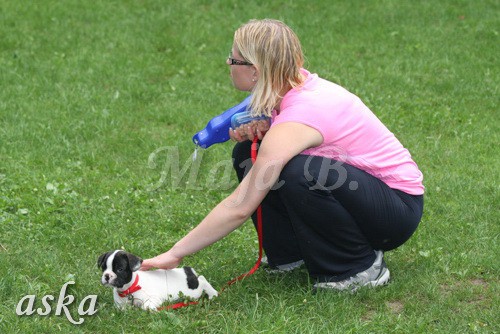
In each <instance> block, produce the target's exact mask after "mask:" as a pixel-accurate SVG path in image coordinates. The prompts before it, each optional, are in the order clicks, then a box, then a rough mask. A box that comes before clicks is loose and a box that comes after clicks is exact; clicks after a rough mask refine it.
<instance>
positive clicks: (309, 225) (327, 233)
mask: <svg viewBox="0 0 500 334" xmlns="http://www.w3.org/2000/svg"><path fill="white" fill-rule="evenodd" d="M250 144H251V143H250V141H247V142H243V143H237V144H236V145H235V147H234V149H233V162H234V168H235V170H236V173H237V175H238V179H239V180H240V182H241V180H242V179H243V177H244V175H245V174H246V173H247V172H248V169H249V168H250V166H251V161H250ZM422 210H423V196H422V195H420V196H415V195H409V194H407V193H405V192H402V191H399V190H395V189H391V188H390V187H389V186H387V185H386V184H385V183H384V182H382V181H380V180H379V179H377V178H376V177H374V176H372V175H370V174H368V173H366V172H364V171H362V170H360V169H358V168H356V167H353V166H351V165H348V164H346V163H340V162H338V161H335V160H330V159H326V158H323V157H316V156H307V155H297V156H295V157H294V158H292V159H291V160H290V161H289V162H288V163H287V164H286V165H285V167H284V168H283V171H282V172H281V174H280V178H279V182H278V183H277V185H276V187H275V189H273V190H271V191H270V192H269V193H268V195H267V196H266V198H265V199H264V200H263V202H262V215H263V247H264V251H265V252H266V255H267V257H268V260H269V264H270V265H271V266H273V265H279V264H285V263H290V262H294V261H298V260H300V259H303V260H304V262H305V265H306V267H307V270H308V271H309V274H310V276H311V277H313V278H315V279H317V280H319V281H328V280H335V281H337V280H342V279H344V278H347V277H349V276H352V275H354V274H356V273H358V272H360V271H363V270H365V269H367V268H369V267H370V266H371V265H372V264H373V262H374V261H375V253H374V251H373V250H374V249H375V250H384V251H388V250H391V249H394V248H396V247H398V246H400V245H402V244H403V243H404V242H405V241H406V240H408V239H409V238H410V236H411V235H412V234H413V232H414V231H415V229H416V228H417V226H418V224H419V222H420V219H421V217H422ZM252 219H253V221H254V223H256V216H255V214H254V215H253V216H252Z"/></svg>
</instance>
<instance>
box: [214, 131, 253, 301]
mask: <svg viewBox="0 0 500 334" xmlns="http://www.w3.org/2000/svg"><path fill="white" fill-rule="evenodd" d="M258 140H259V139H258V138H257V137H254V138H253V142H252V148H251V150H250V156H251V157H252V163H255V160H257V150H258V148H259V144H258V142H257V141H258ZM257 237H258V239H259V257H258V259H257V262H255V265H254V266H253V267H252V269H250V270H249V271H248V272H247V273H245V274H242V275H240V276H238V277H236V278H233V279H232V280H230V281H229V282H227V283H226V285H225V286H224V287H222V289H221V292H222V291H224V289H226V288H227V287H228V286H230V285H232V284H233V283H235V282H238V281H240V280H242V279H243V278H245V277H247V276H250V275H252V274H253V273H254V272H256V271H257V269H259V267H260V263H261V262H262V205H259V206H258V207H257Z"/></svg>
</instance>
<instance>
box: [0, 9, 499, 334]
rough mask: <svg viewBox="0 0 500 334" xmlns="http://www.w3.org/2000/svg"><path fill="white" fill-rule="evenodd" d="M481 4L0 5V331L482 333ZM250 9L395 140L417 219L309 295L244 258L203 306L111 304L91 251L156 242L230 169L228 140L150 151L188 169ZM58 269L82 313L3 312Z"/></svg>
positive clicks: (252, 247) (489, 60)
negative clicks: (381, 275) (356, 268)
mask: <svg viewBox="0 0 500 334" xmlns="http://www.w3.org/2000/svg"><path fill="white" fill-rule="evenodd" d="M499 13H500V5H499V3H498V1H493V0H492V1H484V0H477V1H465V0H463V1H460V0H455V1H452V0H449V1H434V0H428V1H406V0H403V1H401V0H382V1H326V0H325V1H306V0H303V1H302V0H300V1H292V0H289V1H285V0H283V1H260V0H259V1H205V0H203V1H194V0H183V1H147V0H144V1H96V2H85V1H76V0H73V1H70V0H68V1H48V0H47V1H9V0H0V299H1V300H2V302H1V303H0V333H53V332H64V333H68V332H71V333H122V332H123V333H139V332H142V333H160V332H161V333H498V332H499V331H500V326H499V321H498V319H499V314H500V307H499V305H500V301H499V279H498V274H499V269H500V261H499V254H500V252H499V246H498V237H499V232H500V214H499V203H500V196H499V172H498V166H499V165H500V159H499V153H498V152H499V151H498V143H499V119H500V117H499V108H498V107H499V95H500V94H499V68H500V66H499V65H500V64H499V60H498V55H499V54H500V48H499V46H500V43H499V31H500V25H499V22H500V14H499ZM264 17H272V18H277V19H282V20H284V21H285V22H286V23H287V24H289V25H290V26H291V27H292V28H293V29H294V30H295V31H296V32H297V34H298V35H299V37H300V38H301V40H302V43H303V47H304V50H305V54H306V58H307V68H308V69H309V70H310V71H311V72H316V73H318V74H319V75H320V76H322V77H324V78H327V79H329V80H332V81H334V82H337V83H339V84H341V85H343V86H344V87H346V88H347V89H349V90H351V91H352V92H354V93H356V94H358V95H359V96H360V97H361V98H362V99H363V100H364V101H365V103H366V104H367V105H368V106H369V107H370V108H371V109H372V110H373V111H374V112H375V113H376V114H377V116H378V117H379V118H380V119H382V121H383V122H384V123H385V124H386V125H387V126H388V127H389V129H391V131H393V132H394V133H395V134H396V136H397V137H398V138H399V139H400V140H401V141H402V142H403V144H404V145H405V146H406V147H407V148H408V149H409V150H410V151H411V152H412V155H413V157H414V159H415V160H416V162H417V163H418V164H419V166H420V168H421V170H422V171H423V173H424V176H425V180H424V182H425V186H426V197H425V213H424V217H423V221H422V223H421V225H420V227H419V229H418V230H417V233H416V234H415V235H414V237H413V238H412V239H411V240H410V241H409V242H407V243H406V244H405V245H403V246H402V247H400V248H399V249H397V250H395V251H393V252H389V253H387V255H386V261H387V263H388V266H389V268H390V270H391V273H392V280H391V284H389V285H388V286H387V287H384V288H380V289H375V290H362V291H360V292H359V293H357V294H354V295H352V294H338V293H319V294H312V293H311V289H310V288H311V284H310V282H308V277H307V273H306V272H305V271H301V270H299V271H297V272H293V273H290V274H287V275H278V276H273V275H269V274H267V273H265V272H264V271H258V272H257V273H256V274H255V275H253V276H251V277H249V278H247V279H245V280H244V281H242V282H240V283H238V284H236V285H234V286H232V287H231V288H229V289H227V290H226V291H225V292H224V293H222V294H221V295H220V297H219V298H217V299H216V300H214V301H211V302H209V303H208V302H206V303H204V304H203V305H201V306H193V307H189V308H186V309H182V310H177V311H172V312H162V313H158V314H152V313H148V312H144V311H139V310H128V311H125V312H119V311H118V310H117V309H116V308H115V307H114V305H113V302H112V291H111V289H107V288H104V287H102V286H101V285H100V283H99V280H100V272H99V271H98V269H97V267H96V264H95V263H96V260H97V257H98V256H99V255H100V254H101V253H102V252H105V251H108V250H111V249H118V248H124V249H126V250H128V251H131V252H133V253H135V254H137V255H140V256H142V257H144V258H147V257H150V256H153V255H156V254H158V253H160V252H162V251H165V250H167V249H168V248H169V247H170V246H172V245H173V244H174V243H175V242H176V241H177V240H178V239H179V238H180V237H182V236H183V235H184V234H185V233H186V232H187V231H188V230H189V229H191V228H192V227H194V226H195V225H196V224H197V223H198V222H199V221H200V220H201V219H202V218H203V217H204V216H205V215H206V214H207V213H208V212H209V210H210V209H211V208H212V207H213V206H215V205H216V204H217V203H218V201H220V200H221V199H222V198H224V196H226V195H227V194H228V193H229V191H230V189H231V185H234V184H235V182H236V181H235V179H236V178H235V176H234V175H232V174H230V175H231V177H230V179H228V177H227V175H228V174H227V173H230V171H229V170H228V169H227V168H226V167H227V166H228V165H227V162H228V159H230V152H231V148H232V144H231V143H224V144H220V145H215V146H213V147H211V148H209V149H208V150H206V151H204V152H203V154H202V156H201V158H200V159H199V160H197V161H199V162H200V164H199V172H198V173H197V174H196V175H194V176H196V178H194V177H191V178H190V177H189V175H188V174H189V171H188V172H187V173H186V175H184V177H182V175H180V174H182V173H180V172H179V173H175V170H174V173H172V172H171V171H170V173H167V172H168V170H167V167H168V166H169V162H168V160H166V159H167V157H168V156H169V154H170V156H171V154H174V153H176V154H178V155H179V169H181V168H182V167H183V166H187V167H190V166H189V165H186V164H188V163H189V161H190V160H189V159H190V156H191V154H192V153H193V150H194V145H193V144H192V142H191V137H192V136H193V134H195V133H196V132H197V131H199V130H200V129H202V128H203V127H204V126H205V124H206V122H207V121H208V120H210V119H211V118H212V117H213V116H215V115H217V114H219V113H221V112H222V111H223V110H225V109H226V108H228V107H230V106H232V105H234V104H236V103H237V102H239V101H241V100H242V99H243V98H244V96H245V94H244V93H241V92H238V91H236V90H234V88H233V87H232V84H231V82H230V78H229V69H228V67H227V65H226V64H225V57H226V56H227V53H228V51H229V49H230V47H231V43H232V35H233V32H234V30H235V29H236V28H237V27H238V26H239V25H240V24H242V23H244V22H246V21H247V20H249V19H250V18H264ZM172 152H173V153H172ZM193 166H194V165H193ZM214 166H216V167H217V166H218V168H215V167H214ZM191 167H192V166H191ZM173 174H178V175H177V176H179V178H177V179H176V178H175V176H176V175H173ZM256 240H257V239H256V235H255V232H254V230H253V227H252V226H251V223H246V224H245V225H244V226H243V227H242V228H241V229H239V230H237V231H236V232H234V233H232V234H231V235H230V236H229V237H227V238H226V239H224V240H223V241H221V242H219V243H217V244H215V245H213V246H211V247H209V248H208V249H206V250H204V251H202V252H199V253H197V254H195V255H193V256H190V257H188V258H186V259H185V261H184V264H186V265H191V266H193V267H195V268H196V269H197V271H198V272H200V273H203V274H204V275H205V276H206V277H207V278H208V280H209V281H210V282H211V283H212V284H213V285H214V287H215V288H216V289H218V288H220V287H222V286H223V285H224V283H225V282H226V281H228V280H229V279H231V278H232V277H234V276H236V275H238V274H240V273H243V272H245V271H247V270H248V269H249V268H250V267H251V266H252V265H253V263H254V261H255V259H256V257H257V243H256ZM71 280H73V281H75V282H76V283H75V284H74V285H71V286H69V287H68V294H72V295H74V296H75V299H76V302H75V303H74V304H72V306H71V307H70V310H71V314H72V315H73V318H75V319H78V317H79V316H78V313H77V308H78V303H79V302H80V301H81V300H82V299H83V298H85V296H87V295H92V294H94V295H98V304H97V312H96V313H95V314H94V315H92V316H84V317H83V318H84V319H85V321H84V323H83V324H82V325H73V324H71V323H70V322H69V321H68V319H67V317H66V316H64V315H59V316H57V315H55V308H56V307H55V303H56V302H54V303H53V305H52V313H51V314H50V315H48V316H40V315H38V314H36V313H35V314H33V315H31V316H18V315H16V305H17V303H18V302H19V300H20V299H21V298H22V297H23V296H25V295H30V294H32V295H36V296H37V301H36V305H35V306H36V307H41V305H42V304H41V298H42V297H43V296H44V295H49V294H50V295H54V296H55V299H56V300H57V297H58V296H59V292H60V290H61V287H62V286H63V284H65V282H68V281H71Z"/></svg>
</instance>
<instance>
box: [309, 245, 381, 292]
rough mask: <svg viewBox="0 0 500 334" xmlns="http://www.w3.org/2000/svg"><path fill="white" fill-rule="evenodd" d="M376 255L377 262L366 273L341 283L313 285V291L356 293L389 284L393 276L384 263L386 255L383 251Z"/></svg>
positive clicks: (377, 252) (363, 272) (358, 274)
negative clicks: (329, 290) (325, 290)
mask: <svg viewBox="0 0 500 334" xmlns="http://www.w3.org/2000/svg"><path fill="white" fill-rule="evenodd" d="M375 253H376V254H377V257H376V258H375V262H374V263H373V265H372V266H371V267H370V268H368V269H366V270H365V271H362V272H360V273H357V274H356V275H354V276H351V277H349V278H346V279H345V280H343V281H339V282H318V283H316V284H314V285H313V289H315V290H317V289H333V290H339V291H346V290H348V291H351V292H354V291H356V290H358V289H359V288H360V287H362V286H371V287H374V286H380V285H384V284H387V282H389V278H390V276H391V275H390V272H389V269H387V265H386V264H385V261H384V253H383V252H382V251H375Z"/></svg>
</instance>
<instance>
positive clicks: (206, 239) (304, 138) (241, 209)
mask: <svg viewBox="0 0 500 334" xmlns="http://www.w3.org/2000/svg"><path fill="white" fill-rule="evenodd" d="M322 142H323V137H322V136H321V134H320V133H319V132H318V131H317V130H315V129H313V128H311V127H309V126H307V125H304V124H300V123H294V122H289V123H282V124H278V125H276V126H274V127H273V128H271V129H270V130H269V131H268V132H267V134H266V135H265V137H264V139H263V140H262V143H261V147H260V149H259V155H258V157H257V160H256V161H255V164H254V165H253V167H252V168H251V169H250V171H249V173H248V175H247V176H246V177H245V178H244V179H243V180H242V182H241V183H240V184H239V185H238V187H237V188H236V189H235V191H234V192H233V193H231V194H230V195H229V196H228V197H227V198H225V199H224V200H223V201H222V202H220V203H219V204H218V205H217V206H216V207H215V208H214V209H213V210H212V211H211V212H210V213H209V214H208V215H207V216H206V217H205V218H204V219H203V220H202V221H201V223H200V224H199V225H198V226H196V227H195V228H194V229H193V230H191V232H189V233H188V234H187V235H186V236H185V237H184V238H182V239H181V240H179V241H178V242H177V243H176V244H175V245H174V246H173V247H172V248H171V249H170V250H169V251H167V252H166V253H163V254H161V255H159V256H157V257H154V258H151V259H147V260H144V262H143V264H142V269H150V268H153V267H156V268H163V269H169V268H174V267H176V266H177V265H179V263H180V262H181V261H182V258H184V257H185V256H187V255H190V254H193V253H195V252H197V251H199V250H201V249H203V248H205V247H207V246H209V245H211V244H213V243H215V242H216V241H218V240H220V239H222V238H223V237H225V236H226V235H228V234H229V233H231V232H232V231H233V230H235V229H236V228H238V227H239V226H240V225H242V224H243V223H244V222H245V221H246V220H247V219H248V218H249V217H250V216H251V214H252V213H253V212H254V211H255V210H256V209H257V207H258V206H259V204H260V203H261V202H262V200H263V199H264V197H265V196H266V195H267V193H268V192H269V190H270V189H271V187H272V186H273V185H274V183H275V182H276V181H277V180H278V177H279V175H280V173H281V170H282V169H283V167H284V166H285V164H286V163H287V162H288V161H289V160H290V159H291V158H292V157H294V156H296V155H297V154H299V153H300V152H302V151H303V150H305V149H307V148H309V147H315V146H318V145H320V144H321V143H322Z"/></svg>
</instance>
